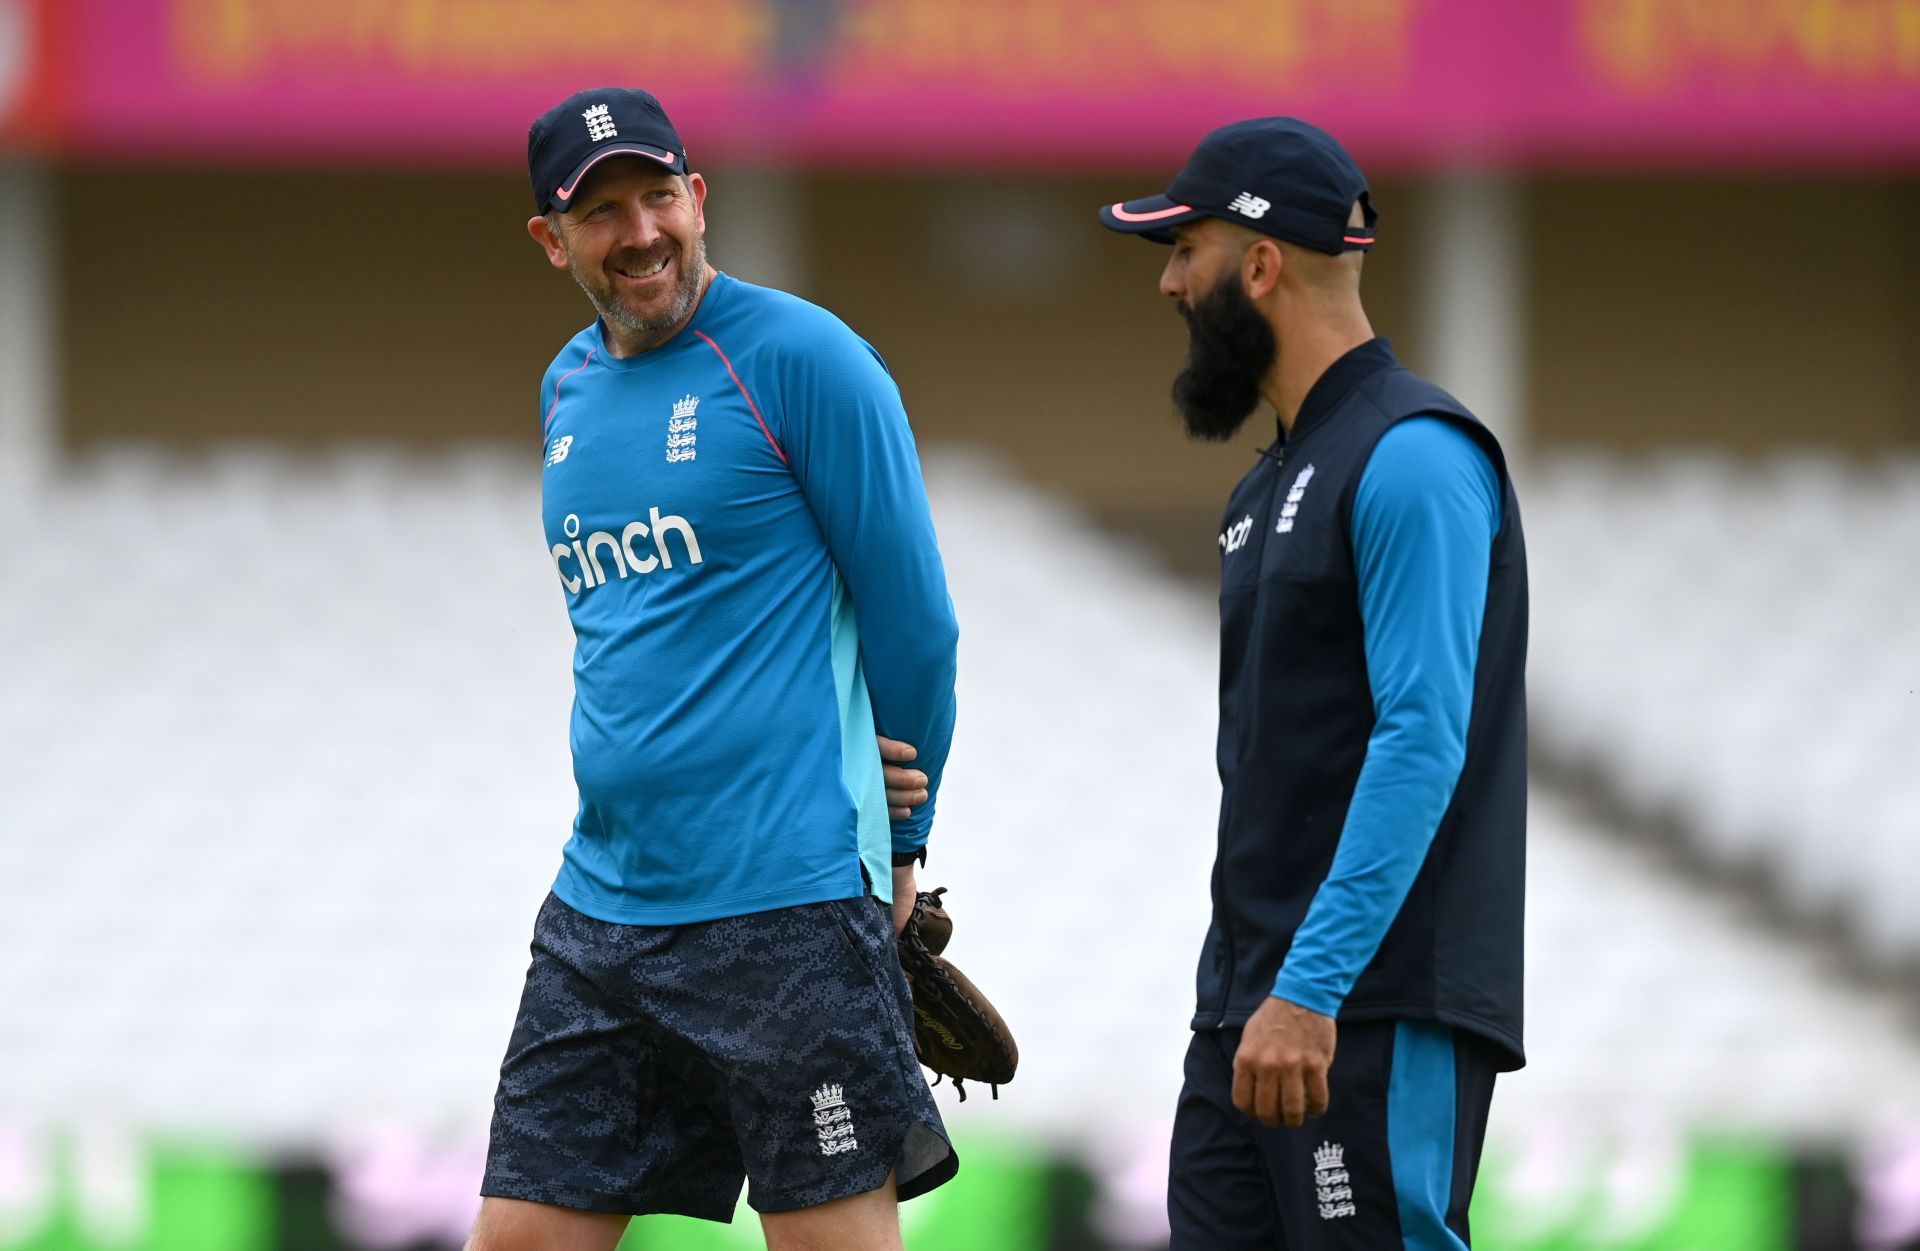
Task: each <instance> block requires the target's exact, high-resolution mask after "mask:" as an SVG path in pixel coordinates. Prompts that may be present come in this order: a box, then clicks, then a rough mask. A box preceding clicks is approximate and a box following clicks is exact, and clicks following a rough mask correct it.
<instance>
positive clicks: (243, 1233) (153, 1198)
mask: <svg viewBox="0 0 1920 1251" xmlns="http://www.w3.org/2000/svg"><path fill="white" fill-rule="evenodd" d="M57 1159H58V1160H59V1165H58V1167H57V1168H56V1169H55V1171H54V1178H55V1181H54V1187H53V1194H52V1200H53V1202H52V1206H51V1208H50V1209H49V1211H48V1218H47V1219H46V1220H45V1221H44V1222H41V1223H40V1225H39V1227H38V1228H31V1229H24V1230H20V1231H18V1232H20V1233H21V1234H23V1235H24V1240H23V1241H22V1240H9V1239H8V1238H7V1237H6V1236H5V1235H0V1251H268V1248H271V1247H272V1246H273V1245H274V1242H275V1231H274V1208H275V1205H274V1196H273V1188H274V1176H273V1173H272V1172H271V1171H269V1170H268V1169H265V1168H262V1167H260V1166H259V1164H257V1163H256V1162H254V1161H252V1160H249V1159H247V1158H246V1157H245V1156H243V1155H240V1154H236V1153H233V1152H227V1151H221V1150H217V1149H213V1148H208V1147H199V1146H194V1147H171V1148H167V1147H156V1148H154V1149H153V1150H152V1151H151V1152H150V1153H148V1154H147V1155H146V1157H145V1162H146V1169H145V1175H144V1176H143V1177H142V1178H140V1179H139V1180H140V1183H141V1184H143V1185H144V1187H145V1191H144V1195H143V1196H142V1198H141V1199H140V1200H139V1201H138V1202H137V1203H136V1204H135V1205H134V1213H135V1219H134V1220H133V1221H131V1222H130V1223H129V1227H128V1228H125V1229H112V1228H108V1227H107V1226H108V1225H109V1224H110V1222H109V1221H108V1220H106V1219H102V1218H101V1217H100V1216H98V1215H94V1216H93V1217H92V1218H91V1219H90V1217H89V1214H87V1213H85V1212H83V1211H82V1208H81V1204H80V1199H79V1194H78V1186H77V1185H76V1183H75V1179H74V1171H75V1168H74V1160H73V1155H72V1153H71V1152H62V1153H61V1154H60V1155H59V1156H58V1157H57ZM142 1207H144V1212H141V1208H142Z"/></svg>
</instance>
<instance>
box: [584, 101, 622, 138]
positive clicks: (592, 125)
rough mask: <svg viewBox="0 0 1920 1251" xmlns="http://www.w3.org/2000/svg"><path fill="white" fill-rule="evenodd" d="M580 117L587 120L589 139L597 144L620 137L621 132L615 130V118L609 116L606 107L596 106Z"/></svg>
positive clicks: (602, 105)
mask: <svg viewBox="0 0 1920 1251" xmlns="http://www.w3.org/2000/svg"><path fill="white" fill-rule="evenodd" d="M580 116H582V117H584V118H586V119H587V138H589V139H591V140H593V141H594V142H595V143H599V142H600V141H601V140H602V139H618V138H619V137H620V132H619V131H618V130H616V129H615V128H614V125H613V118H612V117H610V116H608V114H607V106H606V105H604V104H596V105H594V106H593V107H592V108H590V109H588V110H587V111H586V112H584V113H582V114H581V115H580Z"/></svg>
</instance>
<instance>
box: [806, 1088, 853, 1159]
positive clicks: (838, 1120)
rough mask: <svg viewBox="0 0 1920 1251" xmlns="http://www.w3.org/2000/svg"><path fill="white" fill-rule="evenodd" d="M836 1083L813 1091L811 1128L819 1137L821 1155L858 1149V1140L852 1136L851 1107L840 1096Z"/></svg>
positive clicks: (838, 1153)
mask: <svg viewBox="0 0 1920 1251" xmlns="http://www.w3.org/2000/svg"><path fill="white" fill-rule="evenodd" d="M841 1096H842V1088H841V1087H840V1086H838V1085H831V1086H822V1087H821V1088H820V1089H818V1090H816V1091H814V1092H813V1094H812V1095H811V1096H810V1098H811V1099H812V1100H813V1130H814V1133H815V1135H816V1136H818V1137H819V1139H820V1154H821V1155H841V1154H843V1153H845V1152H848V1151H858V1150H859V1149H860V1140H859V1139H857V1138H855V1137H854V1136H853V1109H851V1108H849V1107H848V1106H847V1101H846V1100H845V1099H844V1098H842V1097H841Z"/></svg>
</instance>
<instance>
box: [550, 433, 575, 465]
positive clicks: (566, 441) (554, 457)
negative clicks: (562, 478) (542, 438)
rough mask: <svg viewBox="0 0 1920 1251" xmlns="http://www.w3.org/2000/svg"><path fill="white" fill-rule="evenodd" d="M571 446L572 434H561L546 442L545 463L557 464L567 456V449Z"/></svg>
mask: <svg viewBox="0 0 1920 1251" xmlns="http://www.w3.org/2000/svg"><path fill="white" fill-rule="evenodd" d="M572 446H573V436H572V435H570V434H563V435H561V436H560V437H559V438H557V439H555V440H554V441H553V442H551V443H549V444H547V463H548V464H549V465H557V464H559V463H560V462H561V461H563V460H565V459H566V458H567V449H568V448H570V447H572Z"/></svg>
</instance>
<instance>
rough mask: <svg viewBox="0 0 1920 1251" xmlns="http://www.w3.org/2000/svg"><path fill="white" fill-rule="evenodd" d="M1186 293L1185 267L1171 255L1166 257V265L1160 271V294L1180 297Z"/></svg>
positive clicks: (1175, 297)
mask: <svg viewBox="0 0 1920 1251" xmlns="http://www.w3.org/2000/svg"><path fill="white" fill-rule="evenodd" d="M1186 293H1187V275H1186V272H1185V267H1184V266H1182V265H1180V264H1179V262H1178V261H1176V260H1175V259H1174V258H1173V257H1168V258H1167V267H1166V268H1165V269H1163V270H1161V271H1160V294H1161V295H1165V296H1171V297H1172V298H1174V299H1176V300H1177V299H1180V298H1181V297H1182V296H1184V295H1186Z"/></svg>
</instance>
